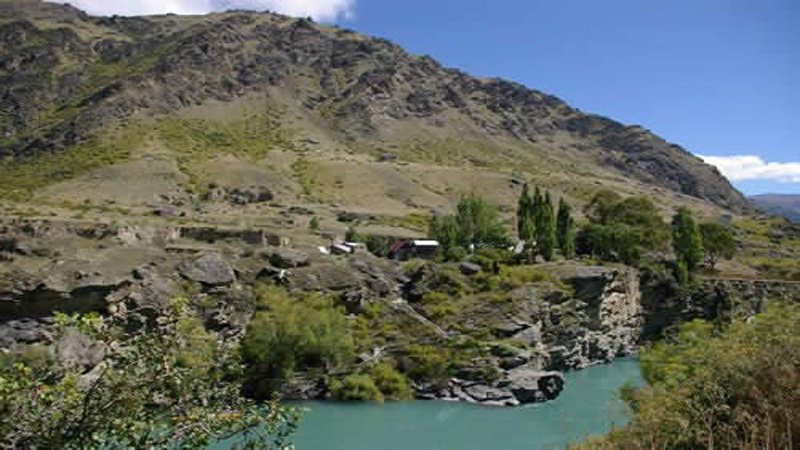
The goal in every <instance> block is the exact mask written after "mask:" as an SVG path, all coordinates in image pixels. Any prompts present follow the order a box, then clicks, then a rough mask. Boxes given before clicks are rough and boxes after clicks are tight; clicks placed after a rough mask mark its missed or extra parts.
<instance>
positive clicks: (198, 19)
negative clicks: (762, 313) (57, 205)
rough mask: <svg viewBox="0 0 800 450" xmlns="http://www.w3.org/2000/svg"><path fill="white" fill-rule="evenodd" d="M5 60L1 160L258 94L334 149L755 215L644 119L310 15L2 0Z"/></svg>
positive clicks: (64, 147) (1, 64) (281, 117)
mask: <svg viewBox="0 0 800 450" xmlns="http://www.w3.org/2000/svg"><path fill="white" fill-rule="evenodd" d="M0 55H2V56H0V101H1V102H2V113H0V157H5V158H10V160H11V161H23V162H24V161H25V160H26V159H32V158H37V157H39V156H40V155H49V154H56V153H60V152H70V151H72V150H71V149H72V148H74V147H76V146H79V145H82V144H85V143H87V142H89V141H91V140H92V139H93V138H94V137H96V136H98V135H100V134H101V133H104V132H108V130H114V129H115V127H116V126H118V125H119V124H125V123H128V122H129V121H130V120H132V119H136V120H138V119H141V118H154V117H155V118H158V117H169V116H174V115H175V114H176V113H179V112H181V111H186V110H188V109H191V108H194V109H197V108H204V107H206V105H209V104H212V103H213V104H215V105H218V104H220V103H223V104H224V103H235V102H237V101H241V100H242V99H248V98H253V97H256V96H259V97H266V98H268V99H269V101H270V102H271V104H273V105H275V111H278V113H276V114H274V115H273V116H274V119H275V121H276V123H277V125H275V126H281V127H284V126H287V127H290V128H291V129H293V130H299V131H300V132H301V134H306V135H308V134H309V133H310V132H309V130H311V131H313V134H314V136H315V137H314V139H313V141H315V142H321V147H325V148H342V147H346V148H348V149H350V151H356V152H360V153H368V154H370V153H371V154H379V153H381V152H386V151H390V152H393V153H397V154H400V156H401V157H402V158H403V159H406V160H411V161H420V162H435V163H437V164H438V163H446V164H450V165H462V164H468V165H475V166H482V167H497V168H502V170H515V171H517V170H521V171H523V172H524V171H528V172H533V173H538V174H539V176H540V177H541V178H542V179H544V180H545V183H547V182H548V181H547V180H548V179H550V178H552V176H551V175H548V174H551V173H554V171H557V170H558V171H563V172H565V173H572V175H571V176H572V177H573V181H574V182H576V183H577V182H579V181H580V182H582V183H585V184H586V185H587V186H589V185H592V184H600V185H602V184H604V182H603V181H598V182H597V183H594V182H593V181H592V180H591V178H593V177H599V178H601V179H603V177H605V178H608V177H614V176H615V175H614V174H618V175H620V176H622V177H625V178H627V179H630V180H634V181H635V182H637V183H644V184H646V185H651V186H653V187H656V188H663V189H668V190H671V191H674V192H676V193H679V194H684V195H688V196H692V197H696V198H699V199H703V200H707V201H709V202H712V203H713V204H715V205H718V206H720V207H723V208H726V209H729V210H732V211H734V212H742V211H747V210H749V208H750V205H749V203H748V202H747V200H746V199H745V198H744V196H743V195H742V194H741V193H740V192H738V191H737V190H736V189H735V188H734V187H732V185H731V184H730V183H729V181H728V180H727V179H725V178H724V177H723V176H722V175H721V174H720V173H719V171H718V170H717V169H716V168H714V167H712V166H710V165H708V164H705V163H704V162H703V161H702V160H701V159H700V158H698V157H696V156H694V155H692V154H691V153H689V152H688V151H686V150H684V149H683V148H681V147H680V146H678V145H675V144H671V143H669V142H667V141H665V140H664V139H662V138H660V137H658V136H656V135H654V134H653V133H651V132H649V131H647V130H645V129H643V128H641V127H638V126H626V125H623V124H621V123H618V122H615V121H613V120H611V119H608V118H605V117H601V116H598V115H593V114H586V113H583V112H581V111H580V110H578V109H575V108H573V107H570V106H569V105H567V104H566V103H564V102H563V101H562V100H560V99H558V98H556V97H553V96H550V95H547V94H544V93H542V92H539V91H535V90H531V89H528V88H526V87H524V86H522V85H519V84H517V83H512V82H508V81H504V80H499V79H483V78H476V77H472V76H469V75H467V74H464V73H462V72H460V71H458V70H454V69H448V68H444V67H442V66H441V65H439V64H438V63H437V62H436V61H435V60H433V59H431V58H430V57H426V56H422V57H421V56H414V55H410V54H408V53H407V52H405V51H404V50H403V49H402V48H400V47H399V46H397V45H395V44H393V43H391V42H389V41H386V40H384V39H379V38H370V37H367V36H364V35H360V34H357V33H355V32H352V31H350V30H345V29H341V28H337V27H325V26H320V25H317V24H315V23H313V22H311V21H308V20H306V19H294V18H289V17H285V16H280V15H276V14H270V13H255V12H244V11H231V12H226V13H217V14H209V15H206V16H175V15H164V16H151V17H117V16H114V17H93V16H89V15H87V14H86V13H84V12H82V11H79V10H78V9H76V8H73V7H71V6H68V5H62V4H53V3H43V2H39V1H36V0H12V1H8V0H2V1H0ZM288 118H291V119H288ZM273 125H274V124H273ZM271 126H272V125H271ZM162 140H163V139H162ZM112 159H113V158H108V160H109V161H110V160H112ZM98 160H104V159H103V158H94V160H93V161H98ZM98 164H99V163H98ZM9 170H12V169H9ZM62 172H63V173H62ZM79 172H80V168H76V169H74V170H73V169H68V170H64V171H61V172H56V173H54V174H53V176H52V177H50V178H52V179H58V178H59V177H62V178H66V177H68V176H71V175H70V174H72V173H79ZM0 183H2V182H1V181H0ZM576 195H578V194H576ZM581 195H582V194H581Z"/></svg>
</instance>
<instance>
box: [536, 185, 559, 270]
mask: <svg viewBox="0 0 800 450" xmlns="http://www.w3.org/2000/svg"><path fill="white" fill-rule="evenodd" d="M539 198H540V202H541V203H540V204H541V206H540V207H539V208H538V209H537V215H536V218H537V219H536V248H537V251H538V253H539V254H540V255H542V257H543V258H544V259H545V261H551V260H552V259H553V250H554V249H555V245H556V230H555V225H556V224H555V211H554V209H553V201H552V199H551V198H550V193H549V192H546V193H545V195H544V197H541V196H540V197H539Z"/></svg>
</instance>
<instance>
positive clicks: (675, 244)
mask: <svg viewBox="0 0 800 450" xmlns="http://www.w3.org/2000/svg"><path fill="white" fill-rule="evenodd" d="M672 248H673V250H674V251H675V257H676V259H677V266H678V271H677V273H678V276H677V278H678V280H679V281H686V280H687V279H688V278H689V277H690V276H691V274H693V273H694V272H696V271H697V269H698V268H699V266H700V261H702V259H703V241H702V236H701V235H700V229H699V228H698V227H697V224H696V223H695V221H694V218H693V217H692V212H691V211H689V209H687V208H683V207H681V208H678V212H677V213H675V216H673V217H672Z"/></svg>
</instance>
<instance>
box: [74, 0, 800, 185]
mask: <svg viewBox="0 0 800 450" xmlns="http://www.w3.org/2000/svg"><path fill="white" fill-rule="evenodd" d="M74 3H75V4H77V6H79V7H82V8H84V9H87V10H89V11H90V12H95V13H98V12H99V13H109V12H116V13H126V12H130V13H142V12H164V9H169V10H172V11H175V12H179V13H180V12H198V11H200V12H202V11H206V10H212V9H224V8H225V7H227V6H231V5H232V6H235V7H245V8H253V9H264V8H267V9H270V10H277V11H281V12H284V13H288V14H294V15H312V16H314V17H315V18H317V19H318V20H322V21H327V22H337V23H339V24H340V25H342V26H345V27H348V28H353V29H355V30H357V31H359V32H363V33H367V34H371V35H377V36H381V37H385V38H388V39H390V40H392V41H394V42H396V43H398V44H400V45H402V46H404V47H405V48H406V49H408V50H409V51H410V52H412V53H416V54H428V55H430V56H433V57H434V58H436V59H438V60H439V61H441V62H442V63H443V64H445V65H447V66H451V67H457V68H460V69H462V70H464V71H466V72H468V73H471V74H474V75H479V76H499V77H502V78H506V79H510V80H514V81H517V82H520V83H522V84H525V85H527V86H529V87H532V88H535V89H539V90H541V91H544V92H547V93H550V94H554V95H557V96H559V97H561V98H562V99H564V100H566V101H567V102H569V103H570V104H571V105H572V106H575V107H577V108H579V109H581V110H584V111H588V112H594V113H598V114H602V115H605V116H608V117H611V118H613V119H616V120H620V121H622V122H625V123H630V124H641V125H643V126H644V127H646V128H648V129H650V130H652V131H654V132H656V133H657V134H659V135H661V136H662V137H664V138H666V139H667V140H669V141H672V142H675V143H678V144H680V145H682V146H684V147H685V148H686V149H688V150H689V151H691V152H693V153H696V154H698V155H703V156H706V157H709V158H708V159H707V160H708V161H709V162H712V163H714V164H716V165H718V166H719V167H720V168H721V169H722V171H723V173H725V174H726V175H728V177H729V178H731V179H732V180H733V181H734V183H735V184H736V186H737V187H739V188H740V189H741V190H742V191H744V192H745V193H747V194H754V193H763V192H784V193H798V194H800V133H798V132H799V131H800V1H798V0H758V1H755V0H669V1H666V0H580V1H578V0H559V1H552V0H548V1H536V0H496V1H492V2H488V1H485V0H458V1H457V0H402V1H396V0H393V1H389V0H166V1H163V0H125V1H123V0H102V1H101V0H76V1H74ZM115 5H119V6H115ZM115 8H116V9H115ZM131 8H134V9H131ZM135 8H138V9H135Z"/></svg>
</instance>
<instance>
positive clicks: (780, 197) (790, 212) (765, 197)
mask: <svg viewBox="0 0 800 450" xmlns="http://www.w3.org/2000/svg"><path fill="white" fill-rule="evenodd" d="M748 199H749V200H750V201H751V202H752V203H753V204H754V205H756V206H757V207H758V208H759V209H761V210H762V211H764V212H767V213H769V214H774V215H776V216H783V217H786V218H787V219H789V220H793V221H795V222H800V195H793V194H762V195H753V196H751V197H748Z"/></svg>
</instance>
